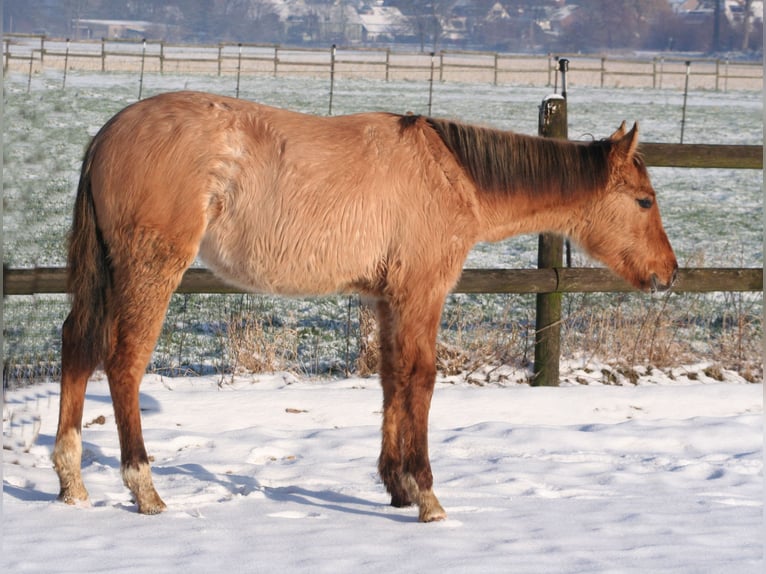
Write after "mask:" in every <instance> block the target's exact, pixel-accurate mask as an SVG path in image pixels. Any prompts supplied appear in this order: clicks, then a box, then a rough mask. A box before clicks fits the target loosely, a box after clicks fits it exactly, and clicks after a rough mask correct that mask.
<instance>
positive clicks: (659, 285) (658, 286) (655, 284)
mask: <svg viewBox="0 0 766 574" xmlns="http://www.w3.org/2000/svg"><path fill="white" fill-rule="evenodd" d="M676 279H678V267H676V268H675V269H673V274H672V275H671V276H670V281H669V282H668V283H663V282H662V281H660V278H659V277H657V274H656V273H654V274H652V285H651V290H652V293H657V292H662V291H667V290H668V289H670V288H671V287H673V285H674V284H675V282H676Z"/></svg>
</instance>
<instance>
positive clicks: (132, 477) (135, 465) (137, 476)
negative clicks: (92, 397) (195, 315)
mask: <svg viewBox="0 0 766 574" xmlns="http://www.w3.org/2000/svg"><path fill="white" fill-rule="evenodd" d="M136 251H138V250H136ZM136 251H134V253H133V255H134V256H135V257H136V258H137V259H136V260H135V261H132V262H130V263H128V264H127V265H124V266H123V267H119V266H117V268H116V269H115V276H114V297H115V301H114V307H115V323H116V327H115V333H114V335H115V343H114V351H113V353H112V354H111V355H110V356H109V357H108V358H107V360H106V361H105V369H106V375H107V378H108V379H109V390H110V392H111V395H112V403H113V404H114V414H115V418H116V422H117V431H118V433H119V437H120V450H121V465H120V469H121V473H122V479H123V482H124V483H125V486H127V487H128V489H130V491H131V493H132V494H133V496H134V498H135V501H136V504H137V505H138V511H139V512H140V513H142V514H158V513H160V512H162V511H163V510H164V509H165V508H166V506H165V503H164V502H163V501H162V499H161V498H160V496H159V495H158V494H157V491H156V490H155V488H154V484H153V482H152V476H151V469H150V466H149V457H148V456H147V453H146V448H145V446H144V439H143V433H142V430H141V409H140V405H139V386H140V384H141V379H142V378H143V375H144V373H145V371H146V365H147V364H148V362H149V359H150V358H151V354H152V351H153V349H154V345H155V343H156V342H157V338H158V337H159V334H160V330H161V328H162V323H163V320H164V318H165V312H166V311H167V307H168V303H169V301H170V297H171V295H172V294H173V291H175V288H176V287H177V286H178V283H179V282H180V280H181V277H182V276H183V272H184V270H185V269H186V267H187V266H188V265H189V264H190V263H191V260H192V256H189V257H181V256H180V255H179V254H178V251H175V250H172V249H169V248H168V249H167V250H165V249H163V250H162V251H163V252H164V253H159V252H158V251H159V250H158V249H157V248H156V247H155V249H154V250H150V252H149V253H144V254H142V255H138V254H137V253H136Z"/></svg>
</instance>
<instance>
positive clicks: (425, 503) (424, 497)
mask: <svg viewBox="0 0 766 574" xmlns="http://www.w3.org/2000/svg"><path fill="white" fill-rule="evenodd" d="M402 487H403V488H404V490H405V491H406V492H407V494H408V495H409V496H410V499H411V500H412V501H414V502H415V503H416V504H417V505H418V509H419V514H418V519H419V520H420V522H435V521H437V520H444V519H446V518H447V512H446V511H445V510H444V508H442V505H441V504H440V503H439V499H438V498H436V495H435V494H434V491H433V490H432V489H430V488H429V489H428V490H420V487H419V486H418V483H417V482H416V481H415V477H414V476H412V475H411V474H409V473H407V474H404V475H403V476H402Z"/></svg>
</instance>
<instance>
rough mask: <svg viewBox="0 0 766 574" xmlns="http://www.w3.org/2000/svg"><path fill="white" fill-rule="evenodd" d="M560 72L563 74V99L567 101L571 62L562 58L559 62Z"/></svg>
mask: <svg viewBox="0 0 766 574" xmlns="http://www.w3.org/2000/svg"><path fill="white" fill-rule="evenodd" d="M559 71H560V72H561V97H562V98H564V99H565V100H566V99H567V72H568V71H569V60H567V59H566V58H561V59H560V60H559Z"/></svg>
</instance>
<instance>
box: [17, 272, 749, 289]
mask: <svg viewBox="0 0 766 574" xmlns="http://www.w3.org/2000/svg"><path fill="white" fill-rule="evenodd" d="M634 290H635V289H634V288H633V287H631V286H630V285H629V284H628V283H626V282H625V281H623V280H622V279H621V278H619V277H617V276H616V275H614V274H612V272H611V271H609V270H608V269H603V268H590V267H563V268H552V269H465V270H464V271H463V275H462V277H461V278H460V281H459V282H458V284H457V287H456V288H455V290H454V291H455V293H493V294H495V293H602V292H604V293H611V292H615V293H625V292H630V291H634ZM673 291H675V292H678V293H713V292H719V291H731V292H754V291H763V269H759V268H685V269H680V270H679V275H678V281H677V282H676V284H675V286H674V287H673ZM65 292H66V269H63V268H61V267H36V268H33V269H5V270H4V271H3V294H4V295H37V294H55V293H65ZM177 292H178V293H242V292H243V291H242V290H241V289H239V288H237V287H232V286H231V285H229V284H228V283H225V282H223V281H222V280H221V279H219V278H218V277H216V276H215V275H213V273H212V272H210V271H209V270H207V269H201V268H192V269H189V270H188V271H187V272H186V274H185V275H184V278H183V280H182V281H181V285H180V286H179V288H178V289H177Z"/></svg>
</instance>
